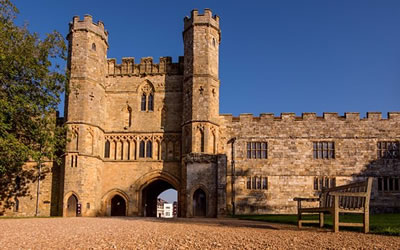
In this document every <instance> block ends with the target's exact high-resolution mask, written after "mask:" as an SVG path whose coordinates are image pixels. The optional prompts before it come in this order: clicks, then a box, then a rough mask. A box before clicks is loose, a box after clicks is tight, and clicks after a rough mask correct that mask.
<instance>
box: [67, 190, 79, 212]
mask: <svg viewBox="0 0 400 250" xmlns="http://www.w3.org/2000/svg"><path fill="white" fill-rule="evenodd" d="M77 210H78V198H76V196H75V195H73V194H72V195H71V196H70V197H69V198H68V201H67V217H75V216H76V215H77Z"/></svg>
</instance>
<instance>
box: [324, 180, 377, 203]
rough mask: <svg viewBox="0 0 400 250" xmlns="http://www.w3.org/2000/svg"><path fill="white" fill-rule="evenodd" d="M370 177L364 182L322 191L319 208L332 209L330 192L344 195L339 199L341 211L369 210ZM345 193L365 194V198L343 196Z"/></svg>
mask: <svg viewBox="0 0 400 250" xmlns="http://www.w3.org/2000/svg"><path fill="white" fill-rule="evenodd" d="M372 180H373V178H372V177H368V178H367V179H366V180H365V181H360V182H355V183H351V184H347V185H343V186H337V187H333V188H328V189H323V190H322V193H321V200H320V206H321V207H333V196H332V195H329V193H330V192H340V193H344V196H340V198H339V207H340V208H343V209H349V210H351V209H361V208H369V200H370V197H371V189H372ZM345 193H365V194H366V197H354V196H345Z"/></svg>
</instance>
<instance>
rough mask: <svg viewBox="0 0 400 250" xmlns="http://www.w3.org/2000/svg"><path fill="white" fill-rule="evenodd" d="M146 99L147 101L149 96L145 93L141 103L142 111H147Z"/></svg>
mask: <svg viewBox="0 0 400 250" xmlns="http://www.w3.org/2000/svg"><path fill="white" fill-rule="evenodd" d="M146 99H147V96H146V94H145V93H143V95H142V101H141V104H140V110H141V111H146Z"/></svg>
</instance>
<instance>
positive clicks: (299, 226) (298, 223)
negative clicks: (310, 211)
mask: <svg viewBox="0 0 400 250" xmlns="http://www.w3.org/2000/svg"><path fill="white" fill-rule="evenodd" d="M297 227H298V228H301V212H300V211H299V212H297Z"/></svg>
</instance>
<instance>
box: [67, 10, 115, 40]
mask: <svg viewBox="0 0 400 250" xmlns="http://www.w3.org/2000/svg"><path fill="white" fill-rule="evenodd" d="M78 30H85V31H89V32H92V33H94V34H96V35H98V36H100V37H101V38H102V39H103V40H104V42H105V43H106V45H107V46H108V31H107V30H106V29H105V28H104V23H103V22H102V21H98V22H97V23H94V22H93V18H92V16H91V15H88V14H86V15H85V16H84V17H83V20H80V18H79V16H74V17H73V18H72V22H71V23H70V24H69V34H71V32H74V31H78Z"/></svg>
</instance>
